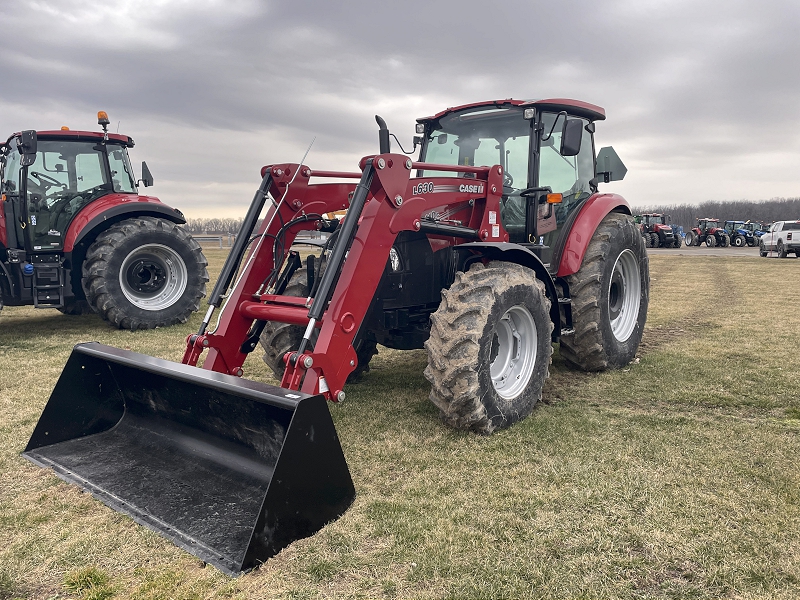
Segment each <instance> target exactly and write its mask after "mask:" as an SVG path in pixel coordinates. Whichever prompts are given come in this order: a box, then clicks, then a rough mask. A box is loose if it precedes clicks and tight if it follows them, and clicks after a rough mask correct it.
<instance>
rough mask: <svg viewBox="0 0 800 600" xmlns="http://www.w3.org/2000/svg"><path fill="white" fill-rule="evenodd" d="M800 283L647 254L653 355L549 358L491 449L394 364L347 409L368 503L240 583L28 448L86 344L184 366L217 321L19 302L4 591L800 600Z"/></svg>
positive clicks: (3, 401) (394, 359) (1, 444)
mask: <svg viewBox="0 0 800 600" xmlns="http://www.w3.org/2000/svg"><path fill="white" fill-rule="evenodd" d="M207 254H208V255H209V258H210V259H211V260H212V266H214V267H215V268H216V269H218V268H219V266H220V264H221V260H222V256H223V255H222V253H221V252H219V251H215V250H209V251H208V252H207ZM799 268H800V260H799V261H794V260H777V259H773V260H762V259H757V258H755V259H751V258H719V257H703V258H698V257H681V256H663V255H662V256H654V257H652V258H651V270H652V277H653V282H652V288H651V291H652V294H651V296H652V299H651V307H650V317H649V321H648V327H647V331H646V336H645V343H644V344H643V346H642V351H641V353H640V360H639V362H638V363H637V364H632V365H630V367H628V368H626V369H623V370H621V371H617V372H613V373H604V374H600V375H586V374H581V373H575V372H572V371H570V370H568V369H566V368H565V367H564V365H563V363H562V361H561V359H560V357H559V355H558V352H556V353H555V355H554V359H553V366H552V370H551V378H550V380H549V381H548V383H547V385H546V387H545V391H544V403H543V404H542V406H540V407H538V408H537V410H536V411H534V413H533V415H532V416H531V417H529V418H528V419H527V420H526V421H524V422H522V423H520V424H518V425H516V426H514V427H512V428H511V429H509V430H506V431H502V432H500V433H498V434H496V435H494V436H491V437H488V438H484V437H477V436H474V435H470V434H463V433H458V432H453V431H450V430H448V429H445V428H444V427H443V426H441V425H440V423H439V421H438V419H437V414H436V411H435V409H434V408H433V407H432V406H431V405H430V404H429V402H428V400H427V392H428V387H427V385H426V381H425V379H424V377H423V376H422V370H423V368H424V364H425V355H424V352H407V353H401V352H395V351H390V350H386V349H381V352H380V354H379V355H378V356H377V357H376V358H375V359H374V362H373V363H372V370H371V372H370V373H369V374H368V375H367V376H366V377H365V378H364V380H363V382H362V383H360V384H358V385H352V386H350V387H349V388H348V390H347V391H348V400H347V402H345V403H344V404H341V405H331V412H332V414H333V417H334V420H335V422H336V426H337V429H338V431H339V436H340V438H341V440H342V443H343V446H344V451H345V455H346V457H347V460H348V463H349V465H350V468H351V471H352V474H353V478H354V481H355V484H356V489H357V491H358V497H357V498H356V501H355V503H354V505H353V506H352V507H351V509H350V510H349V511H348V512H347V513H346V514H345V515H344V516H343V517H342V518H341V519H340V520H338V521H336V522H334V523H331V524H330V525H328V526H327V527H326V528H324V529H323V530H322V531H321V532H319V533H318V534H317V535H315V536H313V537H311V538H308V539H305V540H299V541H297V542H295V543H294V544H292V545H291V546H290V547H289V548H287V549H286V550H284V551H283V552H282V553H281V554H279V555H278V556H277V557H275V558H274V559H271V560H269V561H268V562H267V563H266V564H265V565H264V566H263V567H262V568H261V569H259V570H258V571H256V572H253V573H250V574H247V575H244V576H242V577H240V578H238V579H235V580H231V579H229V578H227V577H225V576H223V575H221V574H220V573H218V572H217V571H216V570H214V569H213V568H211V567H206V568H203V567H202V565H201V564H200V563H199V562H198V561H197V559H195V558H193V557H192V556H190V555H188V554H186V553H184V552H183V551H181V550H179V549H177V548H176V547H175V546H173V545H172V544H171V543H169V542H167V541H165V540H163V539H162V538H161V537H159V536H158V535H156V534H154V533H152V532H150V531H149V530H147V529H145V528H143V527H140V526H138V525H136V524H135V523H133V522H132V521H131V520H130V519H129V518H127V517H125V516H122V515H119V514H117V513H115V512H113V511H112V510H110V509H108V508H106V507H105V506H103V505H102V504H100V503H99V502H97V501H95V500H94V499H92V498H91V496H89V495H88V494H85V493H82V492H81V491H80V490H78V489H77V488H76V487H74V486H70V485H67V484H65V483H63V482H61V481H60V480H58V479H57V478H56V477H55V476H54V475H52V474H51V473H49V472H47V471H44V470H42V469H39V468H36V467H34V466H33V465H31V464H29V463H28V462H27V461H25V460H24V459H22V458H20V456H19V453H20V452H21V451H22V449H23V448H24V447H25V444H26V443H27V440H28V437H29V436H30V433H31V431H32V429H33V427H34V425H35V423H36V421H37V419H38V416H39V414H40V412H41V410H42V407H43V406H44V404H45V402H46V400H47V398H48V396H49V393H50V390H51V389H52V386H53V385H54V383H55V380H56V378H57V377H58V374H59V373H60V371H61V368H62V367H63V365H64V363H65V361H66V359H67V356H68V355H69V352H70V348H71V347H72V345H73V344H75V343H77V342H79V341H87V340H98V341H102V342H104V343H107V344H110V345H114V346H119V347H123V348H130V349H133V350H136V351H139V352H144V353H146V354H152V355H155V356H160V357H163V358H171V359H179V358H180V355H181V353H182V345H183V342H182V340H183V339H184V338H185V336H186V334H188V333H189V332H191V331H192V330H194V329H195V328H196V327H197V324H198V323H199V319H200V315H196V316H195V317H194V318H193V319H192V321H191V323H189V324H187V325H186V326H182V327H174V328H170V329H165V330H158V331H153V332H138V333H134V334H132V333H129V332H119V331H115V330H112V329H110V328H109V327H108V326H107V325H106V324H105V323H103V322H102V321H100V320H99V319H98V318H96V317H94V316H89V317H66V316H62V315H60V314H59V313H57V312H49V311H34V310H33V309H28V308H6V309H4V310H3V311H2V312H0V361H2V362H0V365H2V366H1V367H0V599H5V598H15V597H20V598H53V597H56V596H58V597H71V598H97V599H99V598H111V597H113V598H135V599H144V598H153V599H156V598H165V599H166V598H432V597H435V598H720V597H722V598H796V597H798V596H800V487H799V486H798V483H799V481H798V480H799V479H800V477H799V476H798V473H797V468H796V465H797V464H798V461H799V460H800V438H798V432H800V394H798V389H800V373H798V371H797V366H796V357H795V356H792V355H790V354H788V353H783V352H781V351H780V349H781V348H792V345H791V343H790V342H789V341H788V340H789V339H794V337H795V336H794V335H793V334H796V332H797V331H800V315H799V314H798V310H797V307H798V306H800V302H798V300H800V278H799V277H798V269H799ZM212 277H213V273H212ZM754 282H755V283H754ZM772 282H780V284H781V287H782V288H784V289H786V288H788V294H786V295H781V296H780V297H772V296H770V295H768V293H767V291H766V290H767V289H768V287H769V285H770V283H772ZM256 354H257V353H256ZM246 373H247V375H248V376H250V377H253V378H266V377H267V370H266V368H265V367H264V366H263V364H261V363H260V357H259V356H257V355H254V356H253V357H251V359H249V360H248V362H247V364H246Z"/></svg>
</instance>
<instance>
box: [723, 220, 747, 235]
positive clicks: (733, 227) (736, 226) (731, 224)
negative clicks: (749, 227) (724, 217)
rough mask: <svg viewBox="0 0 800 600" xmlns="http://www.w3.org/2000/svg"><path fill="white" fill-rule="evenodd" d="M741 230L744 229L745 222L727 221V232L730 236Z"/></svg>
mask: <svg viewBox="0 0 800 600" xmlns="http://www.w3.org/2000/svg"><path fill="white" fill-rule="evenodd" d="M740 229H744V221H725V231H727V232H728V235H731V236H732V235H733V234H734V233H736V232H737V231H739V230H740Z"/></svg>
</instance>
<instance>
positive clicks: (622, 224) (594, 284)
mask: <svg viewBox="0 0 800 600" xmlns="http://www.w3.org/2000/svg"><path fill="white" fill-rule="evenodd" d="M634 233H635V225H634V223H633V219H632V218H631V217H629V216H627V215H624V214H620V213H610V214H608V215H606V217H605V218H604V219H603V220H602V221H601V222H600V225H598V227H597V230H596V231H595V232H594V235H593V236H592V241H591V242H590V243H589V247H588V248H587V249H586V254H585V255H584V257H583V264H582V265H581V268H580V270H579V271H578V272H577V273H575V274H573V275H569V276H567V278H566V280H567V284H568V285H569V292H570V296H571V297H572V322H573V327H574V329H575V331H574V333H571V334H567V335H563V336H561V356H562V357H563V358H564V360H565V361H566V362H567V364H568V365H570V366H572V367H576V368H578V369H581V370H584V371H605V370H606V369H615V368H619V367H623V366H625V365H627V364H628V363H629V362H631V361H632V360H633V358H634V357H635V356H636V351H637V349H638V348H639V343H640V342H641V340H642V333H643V331H644V323H645V321H646V320H647V305H648V302H649V298H650V266H649V262H648V258H647V253H646V251H645V249H644V248H643V247H642V245H641V244H640V243H639V237H638V236H636V235H634Z"/></svg>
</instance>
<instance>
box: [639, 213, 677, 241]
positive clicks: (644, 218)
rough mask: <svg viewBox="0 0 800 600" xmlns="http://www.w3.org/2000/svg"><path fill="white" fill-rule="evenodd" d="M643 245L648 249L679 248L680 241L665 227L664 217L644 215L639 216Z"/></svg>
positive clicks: (650, 214)
mask: <svg viewBox="0 0 800 600" xmlns="http://www.w3.org/2000/svg"><path fill="white" fill-rule="evenodd" d="M640 222H641V225H640V226H641V228H642V237H643V238H644V245H645V246H647V247H648V248H680V247H681V243H682V239H681V236H679V235H676V233H675V232H674V231H673V229H672V227H670V226H669V225H667V217H666V215H660V214H656V213H645V214H643V215H641V216H640Z"/></svg>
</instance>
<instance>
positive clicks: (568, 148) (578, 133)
mask: <svg viewBox="0 0 800 600" xmlns="http://www.w3.org/2000/svg"><path fill="white" fill-rule="evenodd" d="M582 139H583V121H581V120H580V119H567V120H566V121H565V122H564V129H563V130H562V132H561V151H560V152H561V156H577V155H578V152H580V151H581V140H582Z"/></svg>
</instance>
